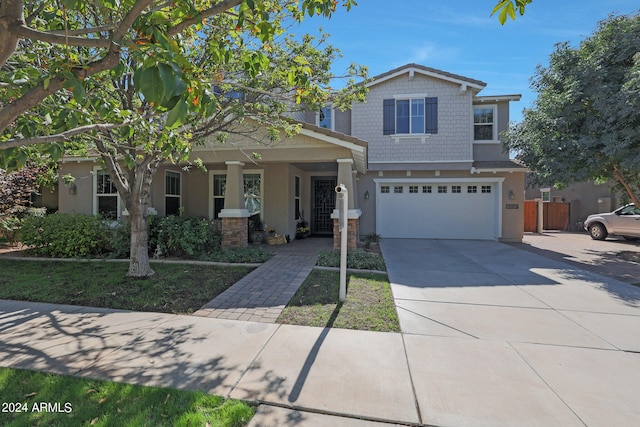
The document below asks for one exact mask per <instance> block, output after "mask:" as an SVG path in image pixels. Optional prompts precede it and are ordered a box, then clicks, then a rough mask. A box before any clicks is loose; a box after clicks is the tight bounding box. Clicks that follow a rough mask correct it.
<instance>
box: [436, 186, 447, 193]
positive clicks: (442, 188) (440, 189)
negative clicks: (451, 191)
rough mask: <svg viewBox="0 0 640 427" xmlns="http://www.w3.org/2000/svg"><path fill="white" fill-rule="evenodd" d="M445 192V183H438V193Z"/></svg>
mask: <svg viewBox="0 0 640 427" xmlns="http://www.w3.org/2000/svg"><path fill="white" fill-rule="evenodd" d="M446 192H447V186H446V185H438V193H440V194H443V193H446Z"/></svg>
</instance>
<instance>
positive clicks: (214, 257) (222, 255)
mask: <svg viewBox="0 0 640 427" xmlns="http://www.w3.org/2000/svg"><path fill="white" fill-rule="evenodd" d="M272 256H273V254H271V253H270V252H267V251H265V250H264V249H262V248H255V247H251V246H249V247H246V248H224V249H221V250H219V251H215V252H208V253H206V254H203V255H201V256H200V257H199V258H198V259H200V260H202V261H215V262H231V263H249V264H255V263H262V262H266V261H267V260H269V258H271V257H272Z"/></svg>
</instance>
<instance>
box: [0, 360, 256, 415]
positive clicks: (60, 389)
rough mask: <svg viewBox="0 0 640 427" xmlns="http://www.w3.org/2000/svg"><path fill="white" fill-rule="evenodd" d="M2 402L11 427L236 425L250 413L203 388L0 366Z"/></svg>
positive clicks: (2, 411)
mask: <svg viewBox="0 0 640 427" xmlns="http://www.w3.org/2000/svg"><path fill="white" fill-rule="evenodd" d="M0 405H2V407H1V408H0V424H2V425H3V426H11V427H18V426H20V427H27V426H60V427H66V426H88V425H91V426H205V425H207V426H225V427H240V426H245V425H247V424H248V423H249V421H250V420H251V418H252V417H253V414H254V409H253V408H252V407H251V406H249V405H247V404H246V403H244V402H240V401H236V400H225V399H224V398H222V397H219V396H212V395H208V394H206V393H201V392H193V391H183V390H175V389H166V388H159V387H143V386H134V385H129V384H121V383H114V382H110V381H98V380H91V379H83V378H74V377H69V376H62V375H53V374H46V373H41V372H32V371H24V370H18V369H10V368H0Z"/></svg>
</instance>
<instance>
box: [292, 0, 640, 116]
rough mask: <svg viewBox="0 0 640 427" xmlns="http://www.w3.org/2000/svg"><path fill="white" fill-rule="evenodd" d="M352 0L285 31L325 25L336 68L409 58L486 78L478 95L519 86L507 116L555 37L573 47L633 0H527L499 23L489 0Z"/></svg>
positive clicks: (527, 102)
mask: <svg viewBox="0 0 640 427" xmlns="http://www.w3.org/2000/svg"><path fill="white" fill-rule="evenodd" d="M356 1H357V3H358V6H356V7H354V8H352V9H351V11H349V12H347V11H346V10H345V9H344V8H339V9H340V10H338V11H337V12H336V13H335V14H334V15H333V16H332V17H331V19H324V18H319V17H313V18H308V17H307V18H306V20H305V21H304V23H303V24H302V25H301V26H300V27H299V28H296V27H294V28H291V31H292V32H295V33H297V34H302V33H309V34H313V33H317V30H318V28H319V27H322V29H323V31H324V32H326V33H329V34H330V35H331V37H330V39H329V43H331V44H332V45H333V46H335V47H337V48H338V49H340V51H341V52H342V55H343V57H342V58H341V59H339V60H338V61H336V62H335V63H334V69H333V71H334V73H336V74H342V73H343V72H344V70H346V68H347V67H348V66H349V64H350V63H352V62H355V63H357V64H361V65H366V66H368V67H369V76H371V77H373V76H376V75H378V74H382V73H384V72H386V71H389V70H391V69H393V68H396V67H399V66H402V65H405V64H409V63H417V64H421V65H425V66H427V67H432V68H437V69H440V70H443V71H447V72H450V73H454V74H459V75H462V76H465V77H469V78H472V79H476V80H481V81H483V82H485V83H487V86H486V88H485V89H484V90H482V92H480V95H482V96H487V95H511V94H521V95H522V99H521V101H519V102H514V103H512V105H511V120H512V121H515V122H518V121H520V120H521V119H522V110H523V109H524V108H527V107H530V106H531V105H532V103H533V101H534V100H535V99H536V94H535V93H534V92H533V91H532V90H531V89H530V79H531V77H532V76H533V75H534V73H535V70H536V67H537V66H539V65H541V66H546V65H547V64H548V59H549V55H550V54H551V53H552V52H553V51H554V50H555V45H556V44H557V43H561V42H568V43H569V44H570V45H571V46H573V47H577V46H579V43H580V41H581V40H584V39H585V38H587V37H589V36H590V35H591V34H592V33H593V32H594V30H595V29H596V28H597V23H598V22H599V21H601V20H603V19H605V18H607V17H608V16H609V15H610V14H616V15H620V14H635V13H637V12H638V11H639V10H640V2H638V0H534V1H533V3H531V4H530V5H529V6H528V7H527V9H526V12H525V15H524V16H519V15H518V17H517V19H516V20H515V21H512V20H508V21H507V23H506V24H505V25H504V26H502V25H500V23H499V22H498V19H497V16H493V17H491V16H490V14H491V10H492V9H493V7H494V5H495V4H496V3H497V0H444V1H443V0H356ZM340 4H342V1H340Z"/></svg>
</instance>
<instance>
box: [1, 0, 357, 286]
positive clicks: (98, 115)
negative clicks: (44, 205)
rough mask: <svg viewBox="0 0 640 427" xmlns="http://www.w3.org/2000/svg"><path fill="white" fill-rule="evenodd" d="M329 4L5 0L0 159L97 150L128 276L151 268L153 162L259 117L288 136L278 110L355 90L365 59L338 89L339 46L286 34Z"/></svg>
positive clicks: (341, 101) (181, 154) (291, 0)
mask: <svg viewBox="0 0 640 427" xmlns="http://www.w3.org/2000/svg"><path fill="white" fill-rule="evenodd" d="M341 4H342V5H343V6H344V7H346V8H347V9H349V8H351V6H353V5H355V2H354V1H353V0H342V2H341ZM337 7H338V1H335V0H285V1H275V0H193V1H188V2H187V1H173V2H158V1H152V0H121V1H114V0H94V1H90V0H43V1H24V0H2V2H1V3H0V40H2V42H1V43H0V67H1V68H0V167H4V168H17V167H20V166H21V165H23V164H25V163H26V162H27V161H28V160H32V161H33V160H35V159H38V158H43V157H44V158H49V159H54V160H55V159H59V158H60V157H61V156H62V155H63V154H64V153H65V152H69V150H74V151H75V152H81V151H84V152H87V151H88V150H92V151H93V152H97V153H99V155H100V157H101V159H102V161H103V164H104V166H105V168H106V169H107V170H108V171H109V175H110V177H111V180H112V182H113V183H114V185H115V187H116V188H117V190H118V193H119V194H120V196H121V198H122V200H123V201H124V204H125V207H126V209H127V211H128V212H129V220H130V223H131V257H130V264H129V272H128V275H130V276H138V277H142V276H150V275H153V274H154V271H153V270H152V269H151V267H150V265H149V258H148V248H147V246H148V226H147V206H148V203H149V195H150V186H151V183H152V180H153V177H154V174H155V173H156V171H157V170H158V167H159V166H160V164H161V163H162V162H171V163H180V162H185V161H187V160H188V159H189V155H190V153H191V150H192V148H193V146H194V145H195V144H198V143H200V142H201V141H202V138H204V137H206V136H209V135H215V136H216V137H217V138H218V139H220V140H224V137H225V135H227V134H228V133H229V132H234V131H235V132H240V131H242V129H244V130H245V131H246V130H247V127H246V126H237V125H238V124H241V125H246V124H248V123H253V124H258V125H259V126H260V128H261V129H265V130H267V132H266V133H267V135H268V136H267V138H266V139H267V140H269V139H275V138H277V137H278V136H279V135H280V133H281V132H286V133H288V134H293V133H295V132H296V131H297V130H298V128H297V126H295V125H293V124H291V122H289V121H287V120H283V119H282V115H283V114H284V113H286V112H287V111H291V110H292V109H297V108H301V106H302V105H307V106H310V107H312V108H314V107H318V106H319V105H322V104H323V103H325V102H328V101H334V104H335V105H337V106H342V107H344V106H347V105H350V102H351V101H352V100H355V99H356V98H359V97H360V98H361V97H362V94H363V93H364V90H365V89H364V87H363V86H362V85H360V86H355V84H354V81H353V79H351V76H353V77H358V78H359V77H364V76H365V75H366V70H365V69H364V68H362V67H357V66H352V67H351V68H350V70H348V72H347V73H346V74H347V76H346V77H347V79H349V81H348V82H347V84H346V85H345V86H344V89H342V90H340V91H334V90H332V89H331V86H332V85H331V81H332V79H334V78H335V77H336V76H334V75H332V74H331V71H330V66H331V61H332V60H333V59H334V58H335V57H336V55H337V54H338V52H337V50H335V49H333V48H331V47H330V46H323V43H322V42H324V41H325V40H324V39H321V40H320V41H318V40H314V39H312V38H310V37H300V38H292V37H285V36H284V32H285V30H286V29H287V27H288V26H290V25H292V24H294V23H295V22H299V21H301V20H302V19H303V18H304V17H305V16H324V17H330V16H331V14H332V13H333V12H334V11H335V10H336V8H337ZM334 87H335V86H334ZM249 119H250V120H249ZM254 129H255V128H254ZM249 130H251V129H250V128H249ZM252 134H255V132H253V133H249V134H247V135H249V136H250V135H252ZM196 165H197V162H196Z"/></svg>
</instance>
